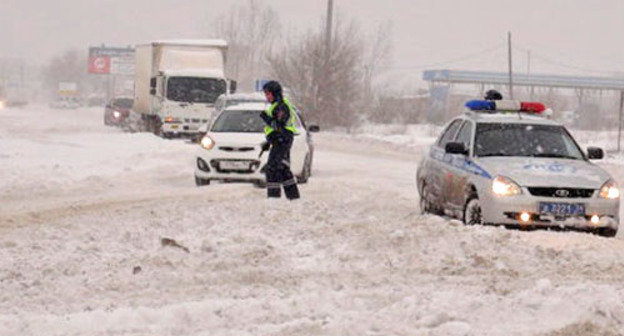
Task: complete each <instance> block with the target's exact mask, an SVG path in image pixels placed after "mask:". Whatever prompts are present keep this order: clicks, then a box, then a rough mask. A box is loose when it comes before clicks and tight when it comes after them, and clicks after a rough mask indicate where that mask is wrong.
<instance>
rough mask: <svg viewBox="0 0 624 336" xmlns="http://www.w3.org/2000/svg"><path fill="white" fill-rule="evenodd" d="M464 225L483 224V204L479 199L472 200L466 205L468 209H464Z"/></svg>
mask: <svg viewBox="0 0 624 336" xmlns="http://www.w3.org/2000/svg"><path fill="white" fill-rule="evenodd" d="M464 224H466V225H475V224H483V217H482V213H481V203H480V202H479V199H478V198H472V199H470V200H469V201H468V203H466V209H464Z"/></svg>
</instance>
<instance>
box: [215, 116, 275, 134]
mask: <svg viewBox="0 0 624 336" xmlns="http://www.w3.org/2000/svg"><path fill="white" fill-rule="evenodd" d="M260 112H262V111H227V112H223V113H221V115H219V117H218V118H217V120H216V121H215V123H214V125H213V126H212V131H213V132H243V133H262V132H263V131H264V121H263V120H262V119H261V118H260Z"/></svg>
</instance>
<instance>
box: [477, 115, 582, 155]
mask: <svg viewBox="0 0 624 336" xmlns="http://www.w3.org/2000/svg"><path fill="white" fill-rule="evenodd" d="M475 154H476V156H530V157H548V158H565V159H574V160H583V159H584V158H583V154H582V152H581V150H580V149H579V147H578V145H577V144H576V142H574V140H573V139H572V136H570V134H569V133H568V131H566V129H565V128H564V127H563V126H556V125H530V124H502V123H479V124H477V134H476V137H475Z"/></svg>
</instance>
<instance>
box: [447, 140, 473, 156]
mask: <svg viewBox="0 0 624 336" xmlns="http://www.w3.org/2000/svg"><path fill="white" fill-rule="evenodd" d="M444 150H445V151H446V152H447V153H449V154H462V155H468V149H466V146H464V143H463V142H449V143H447V144H446V146H445V147H444Z"/></svg>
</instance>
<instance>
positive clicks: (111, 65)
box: [88, 46, 134, 76]
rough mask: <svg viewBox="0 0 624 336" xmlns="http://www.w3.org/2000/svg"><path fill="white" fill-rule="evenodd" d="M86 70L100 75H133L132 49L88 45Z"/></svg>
mask: <svg viewBox="0 0 624 336" xmlns="http://www.w3.org/2000/svg"><path fill="white" fill-rule="evenodd" d="M88 70H89V73H91V74H100V75H126V76H132V75H134V49H133V48H112V47H105V46H102V47H90V48H89V62H88Z"/></svg>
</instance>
